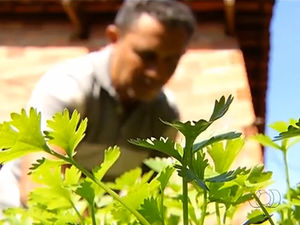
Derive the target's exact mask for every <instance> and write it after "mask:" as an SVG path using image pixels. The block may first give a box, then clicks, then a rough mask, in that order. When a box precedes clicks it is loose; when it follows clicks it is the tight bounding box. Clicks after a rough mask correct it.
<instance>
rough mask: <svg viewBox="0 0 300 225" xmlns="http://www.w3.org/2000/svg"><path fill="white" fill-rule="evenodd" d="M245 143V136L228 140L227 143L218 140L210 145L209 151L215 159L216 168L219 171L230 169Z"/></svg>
mask: <svg viewBox="0 0 300 225" xmlns="http://www.w3.org/2000/svg"><path fill="white" fill-rule="evenodd" d="M244 144H245V140H244V139H243V138H237V139H234V140H227V141H226V142H225V143H223V142H216V143H213V144H212V145H211V146H208V147H207V152H208V154H209V155H210V156H211V158H212V159H213V161H214V165H215V170H216V171H217V172H219V173H223V172H226V171H227V170H229V169H230V167H231V165H232V164H233V162H234V160H235V159H236V157H237V156H238V154H239V153H240V152H241V150H242V148H243V146H244ZM224 159H226V160H224Z"/></svg>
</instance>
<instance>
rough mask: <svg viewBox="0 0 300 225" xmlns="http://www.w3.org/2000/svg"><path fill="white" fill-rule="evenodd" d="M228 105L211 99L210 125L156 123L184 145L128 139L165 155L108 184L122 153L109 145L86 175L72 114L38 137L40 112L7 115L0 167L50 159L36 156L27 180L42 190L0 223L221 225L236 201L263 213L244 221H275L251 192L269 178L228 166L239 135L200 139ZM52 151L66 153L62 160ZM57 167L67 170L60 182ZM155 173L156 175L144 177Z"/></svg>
mask: <svg viewBox="0 0 300 225" xmlns="http://www.w3.org/2000/svg"><path fill="white" fill-rule="evenodd" d="M232 101H233V97H232V96H229V97H228V98H227V99H226V98H225V97H224V96H222V97H221V98H220V99H219V100H216V101H215V105H214V109H213V113H212V115H211V117H210V118H209V120H205V119H201V120H198V121H188V122H185V123H182V122H179V121H173V122H166V121H162V122H163V123H165V124H166V125H168V126H171V127H173V128H175V129H177V130H178V131H179V132H180V133H182V134H183V135H184V137H185V144H184V145H182V144H180V143H177V142H173V141H171V140H169V139H168V138H167V137H161V138H160V139H155V138H148V139H132V140H129V142H130V143H132V144H133V145H137V146H141V147H144V148H148V149H150V150H155V151H160V152H163V153H165V154H167V155H168V156H169V158H155V159H148V160H146V161H145V164H146V165H147V166H149V167H150V168H151V171H150V172H149V173H146V174H142V170H141V168H136V169H134V170H131V171H128V172H126V173H125V174H123V175H122V176H121V177H118V178H117V179H116V180H115V181H114V182H111V183H107V182H103V181H102V179H103V177H104V176H105V174H106V172H107V171H108V170H109V169H110V167H111V166H112V165H113V164H114V163H115V162H116V160H117V159H118V157H119V156H120V154H122V151H121V150H120V149H119V148H118V147H117V146H115V147H110V148H108V149H107V150H105V151H104V154H105V157H104V161H103V162H102V164H101V165H99V166H98V167H96V168H94V169H93V170H92V171H88V170H87V169H85V168H84V167H83V166H82V165H80V164H79V163H78V162H77V161H76V160H75V159H74V155H75V154H76V147H77V146H78V144H79V143H80V142H81V141H82V140H83V138H84V135H85V130H86V127H87V119H84V120H82V121H80V115H79V114H78V113H77V111H74V112H73V113H72V115H70V114H69V112H68V111H67V110H64V111H63V112H62V113H57V114H55V115H54V116H53V119H52V120H49V121H48V127H49V130H48V131H46V132H44V134H43V133H42V131H41V128H40V121H41V114H40V113H38V112H36V111H35V110H34V109H30V111H29V113H28V114H27V113H26V112H25V110H24V109H23V110H22V111H21V113H20V114H17V113H12V114H11V121H7V122H4V123H2V124H1V125H0V149H3V151H1V152H0V162H1V163H6V162H8V161H11V160H14V159H16V158H19V157H22V156H24V155H26V154H29V153H33V152H38V151H43V152H46V153H48V154H49V155H52V156H55V157H56V158H57V159H56V160H49V159H45V158H41V159H39V160H38V161H37V162H36V163H34V164H33V165H32V167H31V172H30V176H31V178H32V179H33V180H34V181H35V182H37V183H40V184H41V185H42V186H41V187H39V188H36V189H35V190H33V191H32V192H31V193H30V195H29V199H28V207H27V209H23V208H10V209H6V210H5V211H4V214H5V218H4V219H3V220H2V223H3V224H5V223H9V224H25V225H27V224H28V225H29V224H44V225H47V224H57V225H58V224H93V225H95V224H133V225H135V224H144V225H149V224H157V225H158V224H162V225H177V224H184V225H187V224H200V225H203V224H204V223H205V219H206V218H207V216H210V215H214V216H215V218H216V221H217V224H218V225H221V224H222V225H227V224H231V223H232V218H233V216H234V215H235V212H236V210H237V208H238V207H239V206H240V205H241V204H243V203H245V202H248V201H250V200H251V199H255V200H256V201H257V202H258V203H259V204H260V206H261V209H262V210H263V212H264V216H261V214H259V215H258V214H257V212H255V211H254V212H252V213H251V214H250V216H249V220H248V221H247V222H246V223H245V224H257V223H262V222H264V221H267V220H269V221H270V223H271V224H274V222H273V221H272V218H271V216H270V214H269V211H268V210H267V209H266V208H265V207H264V206H263V204H262V203H261V201H260V199H259V197H258V196H257V195H256V192H257V190H259V189H262V188H265V187H266V186H268V185H269V184H270V182H271V176H272V173H271V172H265V171H264V167H263V165H257V166H254V167H253V168H246V167H238V168H236V169H232V168H231V167H232V164H233V162H234V161H235V159H236V157H237V155H238V154H239V153H240V151H241V149H242V148H243V146H244V143H245V138H244V137H243V136H242V134H241V133H238V132H227V133H223V134H216V135H214V136H211V137H209V138H208V139H204V138H202V137H201V135H202V134H203V133H204V132H205V131H206V130H207V129H208V128H209V127H210V126H211V125H212V124H213V123H214V122H215V121H217V120H219V119H220V118H221V117H223V116H224V115H225V114H226V112H227V111H228V109H229V107H230V105H231V103H232ZM196 140H200V141H196ZM51 146H58V147H61V148H63V149H65V150H66V155H61V154H59V153H57V152H56V151H54V150H53V149H52V148H51ZM4 149H5V150H4ZM63 164H69V165H70V168H68V169H67V170H66V172H65V174H64V176H63V177H62V176H61V167H62V165H63ZM175 171H176V173H175ZM154 172H157V176H155V178H154V179H151V177H152V175H153V173H154ZM82 175H84V176H82Z"/></svg>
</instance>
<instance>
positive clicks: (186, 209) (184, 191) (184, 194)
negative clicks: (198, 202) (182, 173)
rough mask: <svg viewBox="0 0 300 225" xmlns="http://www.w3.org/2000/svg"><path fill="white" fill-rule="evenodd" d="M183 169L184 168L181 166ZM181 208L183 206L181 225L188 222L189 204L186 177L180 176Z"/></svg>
mask: <svg viewBox="0 0 300 225" xmlns="http://www.w3.org/2000/svg"><path fill="white" fill-rule="evenodd" d="M183 169H184V170H185V168H183ZM182 208H183V225H188V224H189V204H188V182H187V178H186V177H183V178H182Z"/></svg>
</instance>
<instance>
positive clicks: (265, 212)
mask: <svg viewBox="0 0 300 225" xmlns="http://www.w3.org/2000/svg"><path fill="white" fill-rule="evenodd" d="M253 197H254V198H255V201H256V202H257V203H258V205H259V206H260V208H261V209H262V211H263V212H264V214H265V215H266V216H267V217H268V220H269V222H270V224H271V225H275V223H274V222H273V220H272V218H271V216H270V214H269V212H268V211H267V210H266V208H265V207H264V205H263V204H262V202H261V201H260V199H259V197H257V195H256V194H255V193H253Z"/></svg>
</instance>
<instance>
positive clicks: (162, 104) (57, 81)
mask: <svg viewBox="0 0 300 225" xmlns="http://www.w3.org/2000/svg"><path fill="white" fill-rule="evenodd" d="M111 51H112V49H111V47H110V46H108V47H106V48H104V49H102V50H100V51H97V52H92V53H89V54H87V55H85V56H81V57H78V58H75V59H70V60H67V61H65V62H63V63H61V64H59V65H57V66H55V67H54V68H53V69H50V70H49V71H47V72H46V73H45V75H44V76H43V77H42V78H41V79H40V81H39V82H38V83H37V86H36V87H35V89H34V90H33V92H32V96H31V98H30V100H29V102H28V108H29V107H34V108H35V109H37V111H39V112H41V114H42V120H41V128H42V130H47V129H48V128H47V123H46V121H47V120H49V119H51V118H52V116H53V115H54V114H55V113H57V112H62V111H63V110H64V109H65V108H67V109H68V110H69V111H70V113H72V111H73V110H75V109H76V110H77V111H78V112H79V113H80V115H81V117H82V118H87V119H88V125H87V130H86V136H85V138H84V139H83V141H82V142H81V143H80V144H79V146H78V148H77V149H76V151H77V154H76V155H75V159H76V161H77V162H78V163H80V164H81V165H83V166H84V167H85V168H87V169H89V170H91V169H92V168H93V167H95V166H99V165H100V164H101V162H102V161H103V158H104V150H105V149H107V148H108V147H110V146H111V147H112V146H115V145H117V146H119V147H120V150H121V154H120V157H119V159H118V160H117V162H116V163H115V165H113V166H112V168H111V169H110V170H109V171H108V173H107V176H108V177H117V176H120V175H121V174H123V173H124V172H126V171H128V170H131V169H134V168H136V167H139V166H141V165H142V163H143V161H144V160H145V159H146V158H148V157H150V156H154V154H153V153H155V152H153V151H151V150H148V149H143V148H141V147H137V146H134V145H132V144H130V143H129V142H128V140H129V139H137V138H150V137H156V138H159V137H160V136H164V137H169V138H171V139H174V138H175V136H176V131H175V130H174V129H173V128H169V127H167V126H166V125H164V124H163V123H162V122H161V121H160V120H159V119H162V120H166V121H172V120H177V119H178V117H179V116H178V111H177V108H176V106H175V104H174V100H173V99H172V97H171V96H170V95H169V94H168V93H169V92H167V91H165V90H162V92H161V93H160V95H159V96H157V98H156V99H155V100H153V101H152V102H149V103H141V104H140V105H139V106H138V107H137V108H136V109H134V110H133V111H132V112H131V113H130V114H129V115H126V114H124V113H125V112H124V111H123V109H122V107H121V104H120V103H119V101H118V96H117V93H116V91H115V89H114V88H113V86H112V83H111V76H110V73H109V63H110V56H111ZM19 179H20V160H15V161H13V162H9V163H7V164H5V165H4V166H3V168H2V169H1V170H0V209H1V207H2V208H5V207H6V206H7V207H11V206H20V200H19V196H20V195H19ZM1 205H2V206H1Z"/></svg>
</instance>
